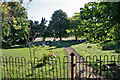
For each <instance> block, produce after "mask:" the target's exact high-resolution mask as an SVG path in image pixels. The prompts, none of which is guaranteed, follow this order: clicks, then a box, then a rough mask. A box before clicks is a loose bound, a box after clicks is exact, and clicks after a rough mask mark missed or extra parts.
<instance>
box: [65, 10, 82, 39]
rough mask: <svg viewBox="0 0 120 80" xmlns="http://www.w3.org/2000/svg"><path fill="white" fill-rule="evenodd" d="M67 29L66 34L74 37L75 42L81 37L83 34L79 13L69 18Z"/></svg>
mask: <svg viewBox="0 0 120 80" xmlns="http://www.w3.org/2000/svg"><path fill="white" fill-rule="evenodd" d="M69 21H70V23H69V29H67V33H69V34H70V35H74V36H75V40H77V39H78V37H81V36H82V34H83V31H82V28H83V27H82V26H83V25H82V24H83V23H82V22H83V21H82V20H81V19H80V13H78V12H76V13H75V14H74V16H72V17H71V18H69Z"/></svg>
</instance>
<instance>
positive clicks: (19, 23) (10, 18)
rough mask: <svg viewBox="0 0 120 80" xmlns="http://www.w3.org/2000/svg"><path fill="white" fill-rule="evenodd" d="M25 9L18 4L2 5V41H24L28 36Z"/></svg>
mask: <svg viewBox="0 0 120 80" xmlns="http://www.w3.org/2000/svg"><path fill="white" fill-rule="evenodd" d="M26 19H27V15H26V12H25V8H24V7H22V6H21V4H20V3H19V2H3V3H2V23H3V25H2V40H5V41H6V42H7V41H11V42H12V43H13V44H15V43H16V40H25V39H26V38H25V37H26V35H27V34H28V27H27V25H28V21H27V20H26Z"/></svg>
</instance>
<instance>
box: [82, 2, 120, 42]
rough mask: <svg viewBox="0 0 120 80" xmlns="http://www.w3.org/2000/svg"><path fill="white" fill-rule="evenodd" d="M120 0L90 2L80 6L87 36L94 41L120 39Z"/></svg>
mask: <svg viewBox="0 0 120 80" xmlns="http://www.w3.org/2000/svg"><path fill="white" fill-rule="evenodd" d="M119 7H120V2H99V3H98V2H89V3H87V4H85V7H84V8H80V18H81V19H82V20H83V21H84V23H85V28H84V30H83V31H86V32H85V36H86V37H87V38H88V39H89V40H91V41H93V42H99V41H105V40H116V41H119V40H120V37H119V36H120V34H119V33H120V28H119V26H120V21H119V19H120V14H119V12H120V9H119Z"/></svg>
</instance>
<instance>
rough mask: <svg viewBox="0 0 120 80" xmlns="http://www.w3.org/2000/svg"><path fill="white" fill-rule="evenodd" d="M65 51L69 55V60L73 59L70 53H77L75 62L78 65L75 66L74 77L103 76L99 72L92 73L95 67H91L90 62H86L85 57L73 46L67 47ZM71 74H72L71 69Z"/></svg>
mask: <svg viewBox="0 0 120 80" xmlns="http://www.w3.org/2000/svg"><path fill="white" fill-rule="evenodd" d="M65 52H66V56H67V57H68V61H71V57H70V54H71V53H72V52H73V53H74V54H75V57H74V64H76V66H75V67H74V78H78V77H80V78H102V77H101V76H99V75H98V74H95V73H93V74H91V72H92V71H93V68H92V67H90V66H89V65H88V63H86V62H85V60H84V58H82V57H80V55H79V54H78V53H77V52H76V51H75V50H74V49H73V48H72V47H65ZM68 69H69V70H71V64H68ZM90 74H91V76H90ZM69 76H71V71H69ZM89 76H90V77H89Z"/></svg>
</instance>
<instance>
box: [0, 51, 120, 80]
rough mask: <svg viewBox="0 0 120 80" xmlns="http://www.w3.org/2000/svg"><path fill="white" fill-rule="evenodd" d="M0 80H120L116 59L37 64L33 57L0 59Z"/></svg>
mask: <svg viewBox="0 0 120 80" xmlns="http://www.w3.org/2000/svg"><path fill="white" fill-rule="evenodd" d="M0 63H1V65H2V66H0V68H1V70H2V72H1V76H2V79H3V80H4V79H8V78H9V79H12V80H14V79H33V78H34V79H42V80H43V79H61V78H62V79H68V80H69V79H72V80H73V79H113V78H119V77H120V66H119V65H120V55H119V56H114V55H113V56H107V55H105V56H96V55H93V56H87V57H82V56H76V55H75V54H74V53H71V54H70V56H69V57H67V56H65V57H64V58H63V59H60V57H57V58H56V59H55V60H50V59H48V60H47V61H44V62H40V61H39V58H37V57H35V58H34V60H33V61H31V60H29V61H27V60H26V58H25V57H22V58H19V57H15V58H13V57H12V56H11V57H3V56H1V57H0Z"/></svg>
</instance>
